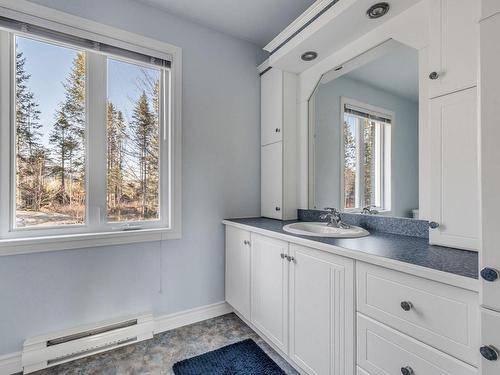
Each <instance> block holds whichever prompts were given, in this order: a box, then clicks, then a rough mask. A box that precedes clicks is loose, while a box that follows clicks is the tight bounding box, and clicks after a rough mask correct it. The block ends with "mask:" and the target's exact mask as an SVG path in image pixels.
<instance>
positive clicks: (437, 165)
mask: <svg viewBox="0 0 500 375" xmlns="http://www.w3.org/2000/svg"><path fill="white" fill-rule="evenodd" d="M430 121H431V125H430V128H431V133H432V134H431V142H432V143H431V209H430V210H431V219H432V221H435V222H437V223H439V227H438V228H436V229H431V231H430V242H431V243H432V244H437V245H444V246H451V247H458V248H463V249H470V250H477V249H478V236H479V182H478V131H477V94H476V89H475V88H471V89H468V90H463V91H460V92H457V93H454V94H450V95H445V96H442V97H439V98H436V99H432V100H431V104H430Z"/></svg>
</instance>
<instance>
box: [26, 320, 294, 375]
mask: <svg viewBox="0 0 500 375" xmlns="http://www.w3.org/2000/svg"><path fill="white" fill-rule="evenodd" d="M246 338H252V339H253V340H254V341H255V342H256V343H257V344H259V346H261V347H262V349H264V351H265V352H266V353H267V354H268V355H269V356H270V357H271V358H272V359H273V360H274V361H275V362H276V363H277V364H278V365H279V366H280V367H281V368H282V369H283V370H284V371H285V372H286V373H287V374H289V375H291V374H293V375H295V374H298V372H296V371H295V370H294V369H293V368H292V367H291V366H290V365H289V364H288V363H287V362H285V361H284V360H283V359H282V358H281V357H280V356H279V355H278V354H277V353H276V352H275V351H274V350H273V349H272V348H271V347H270V346H269V345H267V344H266V343H265V342H264V341H263V340H262V339H261V338H259V336H257V334H256V333H255V332H253V331H252V330H251V329H250V328H249V327H248V326H247V325H246V324H245V323H244V322H243V321H242V320H241V319H240V318H238V317H237V316H236V315H235V314H227V315H224V316H220V317H217V318H214V319H209V320H205V321H203V322H199V323H195V324H192V325H189V326H186V327H181V328H178V329H174V330H172V331H168V332H164V333H161V334H158V335H156V336H154V337H153V338H152V339H151V340H147V341H143V342H141V343H138V344H134V345H129V346H125V347H123V348H119V349H116V350H113V351H109V352H106V353H102V354H98V355H95V356H90V357H87V358H83V359H79V360H76V361H73V362H69V363H65V364H62V365H59V366H56V367H52V368H49V369H46V370H42V371H38V372H36V373H33V374H36V375H55V374H57V375H136V374H137V375H138V374H141V375H146V374H147V375H160V374H161V375H167V374H173V371H172V366H173V364H174V363H175V362H178V361H180V360H182V359H185V358H190V357H193V356H195V355H198V354H202V353H205V352H207V351H211V350H214V349H218V348H220V347H222V346H225V345H228V344H232V343H235V342H238V341H241V340H244V339H246Z"/></svg>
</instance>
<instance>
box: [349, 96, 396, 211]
mask: <svg viewBox="0 0 500 375" xmlns="http://www.w3.org/2000/svg"><path fill="white" fill-rule="evenodd" d="M346 104H347V105H350V106H353V107H358V108H360V109H361V110H364V111H367V112H372V113H375V114H381V115H383V116H386V117H388V118H389V119H390V120H391V137H390V138H389V142H388V140H387V138H386V139H384V157H383V162H384V166H383V167H382V169H383V176H382V179H383V180H384V186H383V191H382V202H383V206H384V207H375V208H376V209H377V210H378V211H379V213H381V214H384V215H390V214H391V205H392V202H393V201H394V197H393V195H392V192H393V191H394V189H393V188H392V177H391V173H392V168H393V161H392V134H393V132H394V124H395V123H396V114H395V112H393V111H390V110H388V109H385V108H381V107H376V106H373V105H371V104H366V103H363V102H361V101H358V100H355V99H351V98H347V97H344V96H341V97H340V126H341V127H342V128H341V129H340V134H341V135H342V136H341V137H340V147H339V149H340V160H341V163H342V165H341V168H340V179H339V180H340V205H341V209H342V211H344V212H349V213H359V212H361V211H362V210H363V207H359V208H345V207H344V202H345V192H344V164H343V160H344V153H345V151H344V137H343V133H342V131H343V126H344V108H345V105H346ZM358 169H359V168H358ZM356 181H359V178H357V180H356ZM357 189H358V188H357ZM387 197H389V199H387ZM356 199H358V197H356Z"/></svg>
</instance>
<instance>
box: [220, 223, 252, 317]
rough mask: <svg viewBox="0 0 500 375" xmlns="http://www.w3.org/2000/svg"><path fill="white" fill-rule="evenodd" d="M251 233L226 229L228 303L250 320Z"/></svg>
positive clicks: (231, 228)
mask: <svg viewBox="0 0 500 375" xmlns="http://www.w3.org/2000/svg"><path fill="white" fill-rule="evenodd" d="M250 245H251V243H250V233H249V232H247V231H245V230H242V229H238V228H234V227H227V228H226V278H225V279H226V281H225V285H226V301H227V302H228V303H229V304H230V305H231V306H233V307H234V308H235V309H236V310H238V311H239V312H240V314H241V315H243V317H245V318H246V319H250Z"/></svg>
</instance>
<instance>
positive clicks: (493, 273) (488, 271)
mask: <svg viewBox="0 0 500 375" xmlns="http://www.w3.org/2000/svg"><path fill="white" fill-rule="evenodd" d="M481 277H482V278H483V279H484V280H486V281H490V282H493V281H497V280H498V279H499V278H500V273H499V272H498V270H496V269H494V268H490V267H484V268H483V269H482V270H481Z"/></svg>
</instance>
